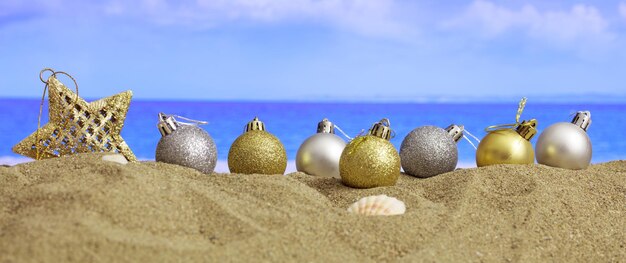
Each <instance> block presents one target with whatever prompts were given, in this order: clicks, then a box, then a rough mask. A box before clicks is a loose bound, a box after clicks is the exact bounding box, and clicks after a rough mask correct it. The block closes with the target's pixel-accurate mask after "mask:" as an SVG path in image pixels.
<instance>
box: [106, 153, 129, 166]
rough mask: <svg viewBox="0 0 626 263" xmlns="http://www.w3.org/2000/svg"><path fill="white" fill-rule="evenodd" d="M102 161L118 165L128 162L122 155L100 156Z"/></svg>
mask: <svg viewBox="0 0 626 263" xmlns="http://www.w3.org/2000/svg"><path fill="white" fill-rule="evenodd" d="M102 160H103V161H107V162H114V163H119V164H127V163H128V160H126V157H124V155H121V154H107V155H105V156H102Z"/></svg>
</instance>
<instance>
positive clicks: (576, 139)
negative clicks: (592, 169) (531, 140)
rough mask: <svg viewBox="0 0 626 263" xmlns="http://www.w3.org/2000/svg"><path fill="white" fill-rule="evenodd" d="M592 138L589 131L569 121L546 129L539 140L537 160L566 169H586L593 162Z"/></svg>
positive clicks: (536, 149)
mask: <svg viewBox="0 0 626 263" xmlns="http://www.w3.org/2000/svg"><path fill="white" fill-rule="evenodd" d="M591 153H592V150H591V140H590V139H589V136H588V135H587V132H586V131H585V130H583V129H581V128H580V127H579V126H577V125H574V124H572V123H568V122H559V123H556V124H553V125H552V126H550V127H548V128H547V129H545V130H544V131H543V132H542V133H541V135H540V136H539V140H537V145H536V147H535V155H536V156H537V162H538V163H540V164H545V165H549V166H553V167H560V168H566V169H574V170H577V169H585V168H587V166H589V163H590V162H591Z"/></svg>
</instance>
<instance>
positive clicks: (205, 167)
mask: <svg viewBox="0 0 626 263" xmlns="http://www.w3.org/2000/svg"><path fill="white" fill-rule="evenodd" d="M156 161H157V162H164V163H171V164H176V165H181V166H185V167H189V168H193V169H196V170H198V171H200V172H203V173H205V174H210V173H213V170H214V169H215V165H216V164H217V147H216V146H215V143H214V142H213V138H211V136H210V135H209V134H208V133H207V132H206V131H205V130H203V129H202V128H200V127H198V126H194V125H181V126H179V127H178V129H176V130H175V131H174V132H172V134H169V135H166V136H163V137H161V140H159V144H157V149H156Z"/></svg>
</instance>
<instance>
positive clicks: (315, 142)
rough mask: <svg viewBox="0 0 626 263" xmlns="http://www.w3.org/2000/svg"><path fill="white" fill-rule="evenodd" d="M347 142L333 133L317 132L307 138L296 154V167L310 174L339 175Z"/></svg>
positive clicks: (337, 176) (336, 176)
mask: <svg viewBox="0 0 626 263" xmlns="http://www.w3.org/2000/svg"><path fill="white" fill-rule="evenodd" d="M345 147H346V142H345V141H344V140H343V139H341V138H339V136H337V135H335V134H332V133H317V134H315V135H313V136H311V137H309V138H308V139H306V140H305V141H304V142H303V143H302V145H301V146H300V149H298V153H297V154H296V169H298V171H300V172H304V173H307V174H310V175H317V176H330V177H335V178H341V177H340V176H339V159H340V158H341V153H342V152H343V149H344V148H345Z"/></svg>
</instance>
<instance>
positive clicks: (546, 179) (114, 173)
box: [0, 154, 626, 262]
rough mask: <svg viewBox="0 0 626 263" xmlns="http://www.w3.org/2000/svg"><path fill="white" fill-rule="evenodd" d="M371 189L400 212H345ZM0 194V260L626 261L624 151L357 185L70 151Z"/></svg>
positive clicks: (3, 176)
mask: <svg viewBox="0 0 626 263" xmlns="http://www.w3.org/2000/svg"><path fill="white" fill-rule="evenodd" d="M376 194H387V195H389V196H394V197H397V198H399V199H400V200H403V201H404V202H405V203H406V205H407V213H406V214H404V215H401V216H390V217H365V216H358V215H353V214H349V213H347V212H346V208H347V207H348V206H349V205H350V204H351V203H353V202H355V201H356V200H358V199H359V198H361V197H364V196H368V195H376ZM0 205H1V207H0V262H29V261H36V262H41V261H48V262H127V261H144V262H151V261H157V262H162V261H166V262H172V261H178V262H180V261H213V262H222V261H257V262H258V261H275V262H276V261H277V262H284V261H317V262H375V261H387V262H389V261H392V262H420V261H425V262H434V261H437V262H445V261H463V262H466V261H485V262H492V261H497V262H502V261H513V262H529V261H556V262H618V261H625V260H626V161H615V162H609V163H603V164H598V165H593V166H591V167H590V168H588V169H587V170H583V171H569V170H563V169H557V168H551V167H546V166H542V165H523V166H515V165H497V166H491V167H485V168H474V169H460V170H456V171H454V172H451V173H447V174H442V175H439V176H436V177H433V178H428V179H418V178H413V177H410V176H406V175H403V176H401V177H400V180H399V182H398V184H397V185H396V186H395V187H381V188H374V189H367V190H357V189H351V188H348V187H345V186H343V185H341V183H340V182H339V181H338V180H336V179H332V178H320V177H312V176H308V175H305V174H301V173H292V174H289V175H287V176H278V175H273V176H268V175H236V174H214V175H204V174H201V173H199V172H196V171H194V170H191V169H187V168H183V167H178V166H174V165H168V164H161V163H154V162H145V163H129V164H127V165H121V164H117V163H112V162H104V161H102V160H101V155H98V154H84V155H78V156H72V157H63V158H56V159H49V160H43V161H37V162H32V163H26V164H20V165H17V166H12V167H0Z"/></svg>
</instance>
